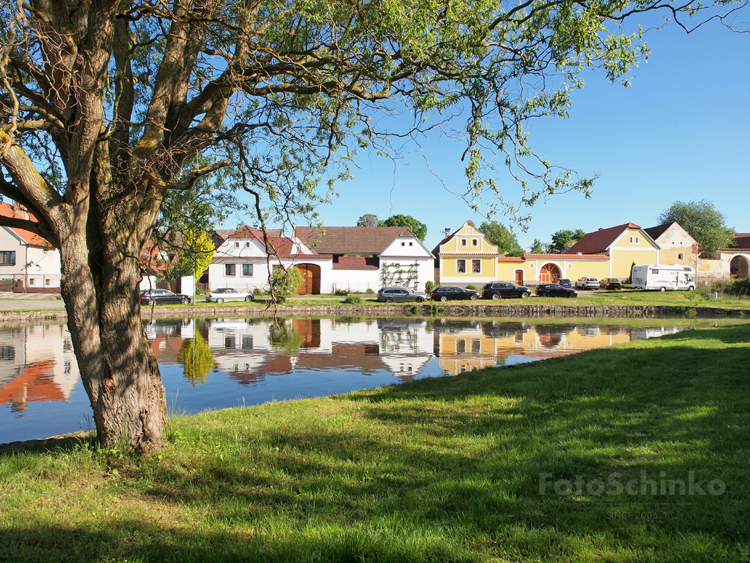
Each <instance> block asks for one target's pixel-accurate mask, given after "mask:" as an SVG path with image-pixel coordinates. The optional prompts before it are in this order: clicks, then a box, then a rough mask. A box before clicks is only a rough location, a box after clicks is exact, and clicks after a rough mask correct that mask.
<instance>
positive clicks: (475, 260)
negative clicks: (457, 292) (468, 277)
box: [471, 258, 482, 274]
mask: <svg viewBox="0 0 750 563" xmlns="http://www.w3.org/2000/svg"><path fill="white" fill-rule="evenodd" d="M474 263H476V264H478V265H479V268H477V270H476V271H474ZM471 273H472V274H481V273H482V261H481V260H480V259H478V258H472V259H471Z"/></svg>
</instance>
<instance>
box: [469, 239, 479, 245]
mask: <svg viewBox="0 0 750 563" xmlns="http://www.w3.org/2000/svg"><path fill="white" fill-rule="evenodd" d="M471 246H479V239H478V238H473V239H471Z"/></svg>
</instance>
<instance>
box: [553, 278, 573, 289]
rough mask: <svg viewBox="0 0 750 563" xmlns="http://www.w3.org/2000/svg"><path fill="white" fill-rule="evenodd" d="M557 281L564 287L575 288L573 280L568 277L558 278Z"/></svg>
mask: <svg viewBox="0 0 750 563" xmlns="http://www.w3.org/2000/svg"><path fill="white" fill-rule="evenodd" d="M557 283H558V284H559V285H561V286H563V287H567V288H568V289H573V282H571V281H570V280H569V279H568V278H560V279H559V280H557Z"/></svg>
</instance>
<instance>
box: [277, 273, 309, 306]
mask: <svg viewBox="0 0 750 563" xmlns="http://www.w3.org/2000/svg"><path fill="white" fill-rule="evenodd" d="M304 281H305V278H303V277H302V272H300V271H299V268H297V266H292V267H291V268H287V269H286V270H285V269H283V268H277V269H276V270H274V271H273V273H272V274H271V279H270V283H271V287H272V288H273V295H275V297H276V301H277V302H279V303H283V302H284V301H286V299H287V297H289V296H290V295H292V294H294V292H295V291H296V290H297V288H298V287H299V286H300V285H302V282H304Z"/></svg>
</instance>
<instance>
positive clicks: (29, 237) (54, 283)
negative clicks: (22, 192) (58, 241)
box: [0, 202, 60, 293]
mask: <svg viewBox="0 0 750 563" xmlns="http://www.w3.org/2000/svg"><path fill="white" fill-rule="evenodd" d="M0 217H9V218H13V219H22V220H28V221H32V222H36V219H35V218H34V216H33V215H30V214H29V213H28V211H26V208H25V207H23V206H22V205H19V204H14V205H8V204H7V203H4V202H0ZM4 278H12V279H13V291H16V292H30V293H45V292H50V293H59V291H60V253H59V252H58V251H57V249H56V248H53V247H52V245H50V243H49V242H47V241H46V240H44V239H43V238H42V237H40V236H39V235H37V234H34V233H32V232H30V231H27V230H25V229H16V228H12V227H0V279H4ZM9 290H10V289H8V291H9Z"/></svg>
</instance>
